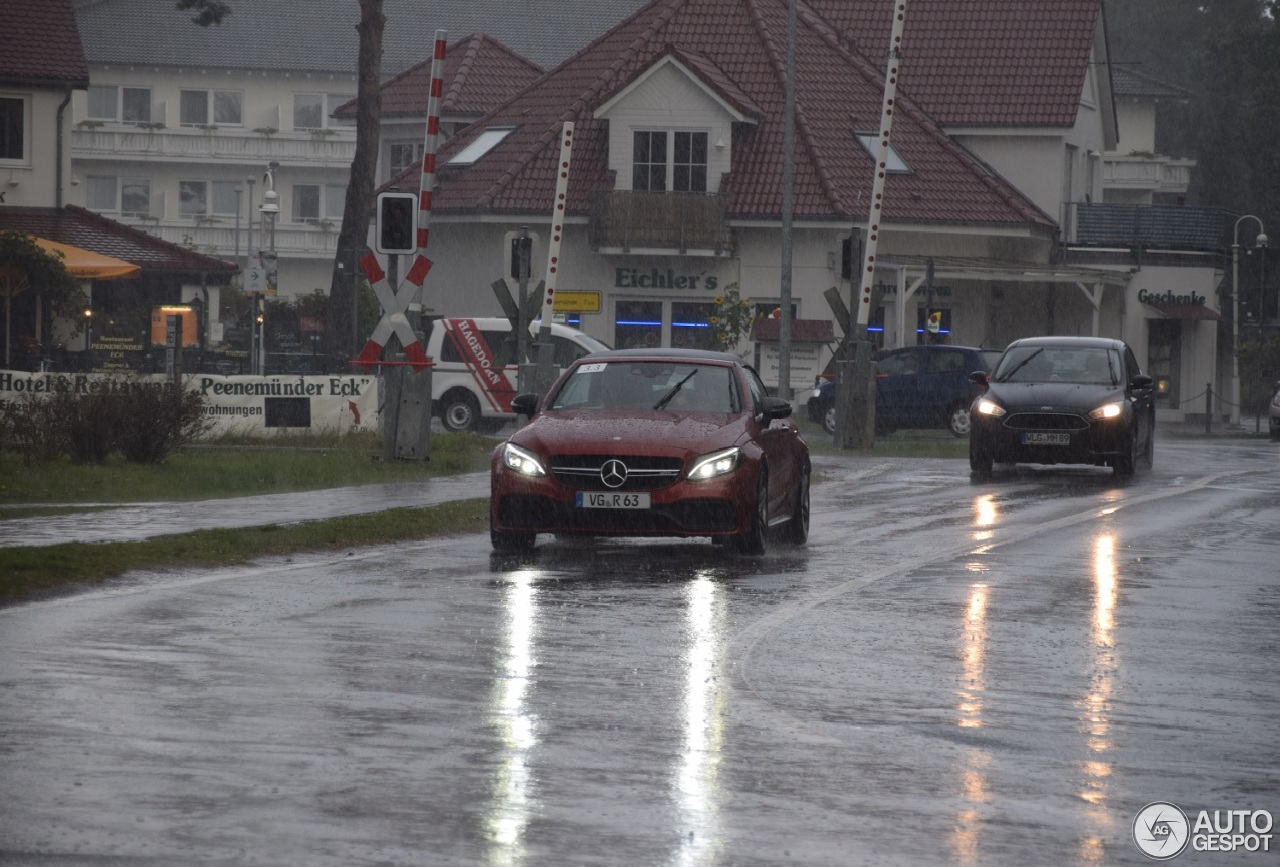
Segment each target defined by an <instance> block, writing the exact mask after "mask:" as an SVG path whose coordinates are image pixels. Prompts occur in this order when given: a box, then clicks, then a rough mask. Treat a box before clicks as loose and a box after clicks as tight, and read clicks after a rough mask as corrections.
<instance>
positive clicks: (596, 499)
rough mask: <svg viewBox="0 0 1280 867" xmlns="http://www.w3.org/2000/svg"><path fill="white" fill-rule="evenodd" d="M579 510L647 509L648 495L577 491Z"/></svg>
mask: <svg viewBox="0 0 1280 867" xmlns="http://www.w3.org/2000/svg"><path fill="white" fill-rule="evenodd" d="M578 508H579V509H647V508H649V495H648V494H647V493H640V494H623V493H620V492H613V491H578Z"/></svg>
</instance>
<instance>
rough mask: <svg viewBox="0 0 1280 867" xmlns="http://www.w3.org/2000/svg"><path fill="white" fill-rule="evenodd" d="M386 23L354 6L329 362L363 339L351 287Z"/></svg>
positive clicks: (369, 9) (365, 3) (365, 213)
mask: <svg viewBox="0 0 1280 867" xmlns="http://www.w3.org/2000/svg"><path fill="white" fill-rule="evenodd" d="M385 23H386V18H385V17H383V14H382V0H360V23H359V24H358V25H357V26H356V30H357V31H358V32H359V34H360V53H359V61H358V63H359V71H358V79H359V80H358V83H357V86H356V100H357V106H356V153H355V157H353V158H352V160H351V180H350V181H348V183H347V200H346V205H345V206H344V207H343V210H342V229H341V231H339V233H338V255H337V256H336V257H335V258H334V263H333V277H332V280H331V282H330V286H329V311H328V316H327V317H326V318H327V325H326V328H325V350H326V352H327V353H328V354H329V355H330V356H333V357H343V356H345V357H348V358H354V357H355V356H356V355H357V354H358V353H359V351H360V346H361V344H362V342H363V341H364V339H365V338H367V337H368V336H369V335H367V334H363V335H362V334H356V333H355V328H356V325H357V316H356V287H357V286H358V285H359V281H360V279H361V275H360V274H359V273H358V271H357V265H356V262H357V260H358V259H359V258H360V255H361V254H362V253H363V251H364V250H365V248H366V247H367V246H368V233H369V214H370V212H371V209H372V207H373V190H374V180H375V172H376V170H377V166H378V124H379V123H380V122H381V119H382V92H381V90H380V84H381V82H380V81H379V77H380V73H381V70H382V29H383V25H384V24H385Z"/></svg>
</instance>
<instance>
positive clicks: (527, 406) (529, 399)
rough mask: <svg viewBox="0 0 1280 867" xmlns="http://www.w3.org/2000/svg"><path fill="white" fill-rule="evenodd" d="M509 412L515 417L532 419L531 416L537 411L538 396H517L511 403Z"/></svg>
mask: <svg viewBox="0 0 1280 867" xmlns="http://www.w3.org/2000/svg"><path fill="white" fill-rule="evenodd" d="M511 410H512V411H513V412H515V413H516V414H517V415H523V416H527V417H528V418H533V414H534V413H536V412H537V411H538V396H537V395H536V394H531V393H528V392H526V393H525V394H517V395H516V396H515V398H514V399H512V401H511Z"/></svg>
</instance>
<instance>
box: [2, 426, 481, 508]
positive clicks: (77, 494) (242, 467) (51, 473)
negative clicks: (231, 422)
mask: <svg viewBox="0 0 1280 867" xmlns="http://www.w3.org/2000/svg"><path fill="white" fill-rule="evenodd" d="M299 442H300V441H298V440H290V441H288V444H287V445H284V446H274V447H270V448H267V447H260V446H259V447H253V446H244V445H240V444H234V443H233V444H225V445H223V444H219V445H214V446H200V447H193V448H184V449H182V450H181V451H179V452H178V453H177V454H174V455H171V456H170V457H169V458H168V459H167V460H165V461H164V463H161V464H131V463H128V462H126V461H125V460H124V459H123V458H121V457H120V456H119V455H113V456H111V457H110V458H109V459H108V460H107V462H106V463H103V464H73V463H71V461H70V460H68V459H65V458H63V459H59V460H56V461H51V462H48V463H38V464H34V465H31V466H28V465H26V464H25V463H23V459H22V456H21V455H20V454H18V453H17V452H14V451H0V505H6V504H8V505H27V506H29V505H36V504H40V503H56V504H59V505H67V504H72V503H99V504H100V503H122V502H124V503H127V502H135V503H136V502H164V501H169V500H211V499H219V498H223V497H244V496H250V495H256V494H275V493H291V492H295V491H310V490H318V489H323V488H341V487H347V486H351V485H370V484H384V483H391V482H412V481H420V480H422V479H428V478H434V477H437V476H449V475H456V474H459V473H470V472H478V471H481V470H486V469H488V468H489V455H490V453H492V451H493V447H494V445H496V440H494V439H492V438H489V437H483V436H480V435H478V434H466V433H452V434H451V433H442V434H435V435H433V436H432V447H431V460H429V461H383V460H381V459H380V451H379V449H378V446H379V443H378V442H376V441H375V440H373V439H371V438H370V437H369V436H367V435H360V436H356V435H352V436H350V437H347V438H346V439H344V440H338V441H335V442H333V443H324V441H323V440H320V441H319V442H320V443H321V446H318V447H300V446H299ZM7 517H13V515H9V516H7Z"/></svg>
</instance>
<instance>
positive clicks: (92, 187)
mask: <svg viewBox="0 0 1280 867" xmlns="http://www.w3.org/2000/svg"><path fill="white" fill-rule="evenodd" d="M106 192H109V193H110V197H111V203H110V204H103V203H102V202H101V201H100V200H99V198H98V196H99V194H100V193H106ZM84 203H85V207H87V208H88V209H89V210H91V211H93V212H94V213H98V214H101V213H108V214H115V213H118V212H119V211H120V179H119V178H118V177H116V176H115V175H86V176H85V179H84Z"/></svg>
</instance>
